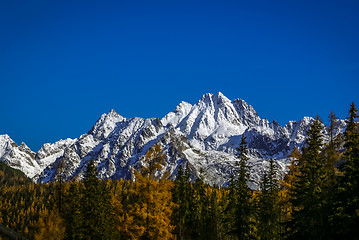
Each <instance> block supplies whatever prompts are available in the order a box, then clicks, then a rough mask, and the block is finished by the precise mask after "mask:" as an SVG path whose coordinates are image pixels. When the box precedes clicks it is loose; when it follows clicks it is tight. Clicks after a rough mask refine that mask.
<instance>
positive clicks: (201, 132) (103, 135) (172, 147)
mask: <svg viewBox="0 0 359 240" xmlns="http://www.w3.org/2000/svg"><path fill="white" fill-rule="evenodd" d="M312 121H313V118H309V117H305V118H303V119H302V120H299V121H290V122H288V124H286V125H285V126H284V127H282V126H280V125H279V124H278V123H277V122H276V121H273V122H272V123H270V122H269V121H268V120H267V119H261V118H260V117H259V116H258V114H257V112H256V111H255V110H254V109H253V107H252V106H251V105H249V104H247V103H246V102H245V101H244V100H241V99H236V100H234V101H230V100H229V99H228V98H226V97H225V96H224V95H223V94H222V93H217V94H216V95H213V94H205V95H203V96H202V98H201V99H200V100H199V101H198V102H197V103H195V104H194V105H191V104H189V103H186V102H181V103H180V104H179V105H178V106H177V107H176V108H175V110H174V111H173V112H170V113H168V114H167V115H166V116H165V117H163V118H162V119H158V118H150V119H143V118H124V117H122V116H121V115H119V114H118V113H117V112H116V111H114V110H111V111H110V112H109V113H107V114H103V115H102V116H101V117H100V118H99V119H98V120H97V122H96V123H95V125H94V126H93V127H92V128H91V130H90V131H89V132H88V133H86V134H83V135H81V136H80V137H79V138H77V139H66V140H60V141H58V142H56V143H53V144H48V143H47V144H45V145H44V146H43V147H42V148H41V149H40V150H39V152H38V153H37V154H35V153H33V152H32V151H31V150H30V149H29V148H28V147H27V146H26V145H25V144H21V145H20V146H17V145H16V144H15V143H14V142H13V141H12V140H11V139H10V138H9V137H8V136H7V135H2V136H0V160H1V161H3V162H5V163H7V164H9V165H10V166H12V167H14V168H17V169H20V170H22V171H23V172H24V173H25V174H26V175H27V176H29V177H31V178H32V179H33V180H34V181H38V182H48V181H53V180H55V179H56V177H57V176H58V175H59V174H62V176H64V177H65V178H66V179H71V178H74V177H79V178H82V177H83V175H84V172H85V168H86V166H87V163H88V162H89V161H90V159H94V161H95V164H97V168H98V172H99V173H98V176H99V177H101V178H105V179H108V178H113V179H116V178H131V177H132V176H133V170H134V169H138V168H139V166H140V165H141V161H142V156H143V155H144V154H145V152H146V151H147V150H148V149H149V148H150V147H151V146H152V145H154V144H160V145H161V147H162V149H163V152H164V155H165V160H166V163H165V167H164V168H163V169H162V170H161V172H159V173H158V174H159V175H161V174H164V173H165V172H166V173H170V175H169V176H170V178H175V176H176V173H177V169H178V167H179V166H182V165H184V164H188V166H189V167H190V169H191V172H192V178H193V179H196V178H198V177H201V178H202V179H204V180H205V181H206V182H208V183H210V184H218V185H225V184H226V183H227V182H228V180H229V177H230V175H231V174H232V173H236V171H235V170H236V167H237V164H236V163H237V158H236V154H237V150H236V148H237V147H238V146H239V143H240V139H241V135H242V134H244V135H245V136H246V137H247V142H248V147H249V157H250V163H249V164H250V165H251V176H252V178H253V180H254V183H252V185H251V187H252V188H256V187H257V185H256V184H257V182H258V181H259V179H260V176H261V172H262V171H263V169H264V168H266V167H267V166H268V160H269V159H270V158H273V159H275V160H276V163H277V166H278V167H279V169H280V172H281V174H282V175H283V174H284V173H285V172H286V169H287V165H288V163H289V159H288V155H289V153H290V151H291V150H292V149H293V148H294V147H299V148H300V147H301V146H302V145H303V143H304V140H305V137H306V131H307V130H308V128H309V126H310V124H311V122H312ZM344 129H345V122H344V121H341V126H340V128H339V130H338V133H337V134H339V133H340V132H343V130H344Z"/></svg>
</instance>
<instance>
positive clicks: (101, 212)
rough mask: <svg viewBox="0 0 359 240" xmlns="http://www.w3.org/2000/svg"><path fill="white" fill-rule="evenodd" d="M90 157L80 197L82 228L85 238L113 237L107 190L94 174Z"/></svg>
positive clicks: (113, 227)
mask: <svg viewBox="0 0 359 240" xmlns="http://www.w3.org/2000/svg"><path fill="white" fill-rule="evenodd" d="M96 174H97V169H96V166H95V164H94V161H93V160H92V159H91V160H90V162H89V164H88V165H87V169H86V175H85V179H84V181H83V182H84V191H83V198H82V216H83V230H84V232H85V236H84V237H85V239H92V240H95V239H104V240H105V239H113V238H114V236H113V234H114V233H116V230H115V226H114V218H113V215H112V213H113V211H112V209H111V199H110V196H109V194H108V193H109V191H108V190H107V189H106V186H105V184H104V182H103V181H101V180H99V179H98V178H97V176H96Z"/></svg>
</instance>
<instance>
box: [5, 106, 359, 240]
mask: <svg viewBox="0 0 359 240" xmlns="http://www.w3.org/2000/svg"><path fill="white" fill-rule="evenodd" d="M349 113H350V114H349V117H348V118H347V120H346V123H347V125H346V126H347V127H346V129H345V131H344V133H343V135H341V134H340V135H338V134H336V132H337V128H338V127H339V126H340V121H339V120H338V119H336V117H335V115H334V114H330V125H329V126H328V127H327V128H326V134H324V132H325V126H324V125H323V124H322V122H321V121H320V119H319V118H318V117H317V118H316V119H313V121H312V123H311V124H310V126H309V128H308V130H307V132H306V134H307V135H306V137H305V139H304V144H303V147H302V148H301V149H300V150H299V149H298V148H294V149H293V151H292V152H291V153H290V159H291V162H290V165H289V171H288V173H287V174H285V176H284V178H283V179H279V177H278V166H277V164H276V163H275V160H274V159H270V160H269V165H268V167H267V168H265V169H264V171H263V172H262V175H261V177H260V179H259V181H258V185H259V188H258V189H257V190H254V189H250V188H249V186H248V183H249V182H251V179H250V178H251V176H250V171H251V168H252V167H253V166H251V165H250V158H249V148H248V142H247V140H246V139H247V137H246V136H245V135H244V134H243V135H242V136H241V138H240V143H239V146H238V155H237V157H236V163H237V167H236V168H235V170H234V171H233V172H232V173H233V174H232V175H231V177H230V180H229V184H228V185H227V186H225V187H218V186H211V185H209V184H206V183H205V182H204V181H203V179H202V178H201V176H198V177H197V178H195V179H193V170H192V169H191V168H192V167H193V166H191V165H190V163H189V162H187V163H185V164H182V165H179V166H178V168H177V169H176V178H175V179H174V180H170V179H169V178H168V177H169V176H170V174H171V172H170V171H166V170H164V169H166V166H167V164H168V163H167V162H166V154H165V152H164V149H163V148H162V147H161V143H160V142H159V143H157V144H155V145H153V146H152V147H150V148H149V149H148V150H147V151H146V153H145V155H144V156H143V157H142V158H141V161H140V162H139V163H138V164H139V165H138V166H137V167H136V168H135V169H133V173H134V176H133V178H132V179H106V180H105V179H100V178H98V176H99V171H98V170H100V168H99V167H97V166H96V164H95V161H94V160H93V159H90V160H89V162H88V163H87V164H86V165H85V166H84V168H85V173H84V175H83V178H81V179H80V178H74V179H72V180H66V178H64V176H65V171H64V169H65V167H66V166H64V165H61V162H60V163H59V166H58V167H57V169H58V171H59V172H58V174H57V175H56V176H57V177H56V179H54V181H51V182H50V183H37V184H36V183H34V182H30V181H29V180H28V179H27V178H25V177H24V176H23V175H21V174H19V172H18V171H14V170H13V169H11V168H8V167H6V166H4V164H2V165H0V166H1V171H0V174H1V179H2V183H6V184H7V185H6V184H5V185H3V184H2V185H0V240H1V236H5V235H6V236H7V237H9V238H13V239H15V238H16V237H17V236H25V237H27V238H29V239H35V240H41V239H48V240H52V239H54V240H55V239H56V240H62V239H65V240H67V239H81V240H82V239H105V240H112V239H113V240H117V239H126V240H127V239H130V240H142V239H146V240H150V239H161V240H170V239H193V240H203V239H206V240H207V239H208V240H217V239H219V240H220V239H228V240H238V239H258V240H260V239H263V240H264V239H273V240H278V239H285V240H297V239H318V240H324V239H325V240H327V239H328V240H337V239H348V240H356V239H358V236H359V228H358V226H359V214H358V213H359V119H358V111H357V109H356V107H355V105H354V104H352V105H351V108H350V112H349ZM326 137H329V138H328V139H325V138H326ZM159 173H163V174H159ZM7 177H9V179H11V181H8V180H6V178H7ZM17 183H18V184H19V185H18V184H17ZM10 229H11V230H10ZM14 236H15V237H14Z"/></svg>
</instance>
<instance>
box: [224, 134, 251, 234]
mask: <svg viewBox="0 0 359 240" xmlns="http://www.w3.org/2000/svg"><path fill="white" fill-rule="evenodd" d="M237 150H238V152H239V153H238V160H239V163H238V165H239V166H238V172H237V174H238V175H237V179H235V178H234V177H232V179H231V183H230V192H231V193H230V195H231V196H230V198H229V203H228V207H227V212H228V213H229V214H231V213H232V214H233V222H232V223H230V226H229V227H230V228H229V232H228V233H229V235H232V236H233V235H234V236H236V237H237V238H238V239H253V238H255V237H256V227H255V207H254V206H253V204H252V202H251V197H252V191H251V189H250V188H249V187H248V182H249V181H250V175H249V167H248V160H249V158H248V156H247V151H248V149H247V141H246V137H245V136H244V134H243V135H242V138H241V143H240V145H239V148H238V149H237ZM227 222H228V220H227Z"/></svg>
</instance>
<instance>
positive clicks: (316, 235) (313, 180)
mask: <svg viewBox="0 0 359 240" xmlns="http://www.w3.org/2000/svg"><path fill="white" fill-rule="evenodd" d="M323 131H324V127H323V124H322V122H321V121H320V120H319V117H317V118H316V119H315V121H313V123H312V124H311V126H310V129H309V130H308V132H307V135H308V137H307V139H306V141H305V146H304V147H303V150H302V152H303V154H302V156H301V158H300V159H299V173H298V175H297V176H296V179H295V182H294V188H293V189H292V191H291V203H292V206H293V214H292V219H291V221H290V224H289V227H290V231H289V234H290V238H291V239H325V238H326V233H327V230H328V229H326V227H327V226H328V224H327V219H328V216H327V212H328V211H327V210H328V209H327V207H328V203H327V202H326V199H327V196H328V189H329V186H328V184H329V183H330V181H329V180H328V177H329V176H330V174H329V173H328V170H327V168H326V166H327V165H326V164H327V163H326V159H325V157H324V156H323V155H322V147H323Z"/></svg>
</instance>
